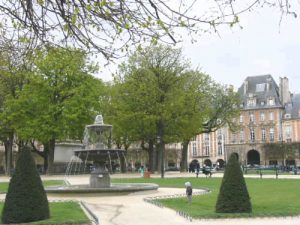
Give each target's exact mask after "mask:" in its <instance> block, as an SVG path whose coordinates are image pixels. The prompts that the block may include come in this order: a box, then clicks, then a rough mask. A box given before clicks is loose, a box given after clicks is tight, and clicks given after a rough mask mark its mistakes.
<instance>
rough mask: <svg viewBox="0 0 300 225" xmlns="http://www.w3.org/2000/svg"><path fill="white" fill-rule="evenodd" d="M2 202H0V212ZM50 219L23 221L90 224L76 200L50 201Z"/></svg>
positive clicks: (44, 224) (42, 224)
mask: <svg viewBox="0 0 300 225" xmlns="http://www.w3.org/2000/svg"><path fill="white" fill-rule="evenodd" d="M3 204H4V203H3V202H1V203H0V211H1V212H2V208H3ZM49 206H50V215H51V216H50V219H47V220H42V221H36V222H31V223H24V224H30V225H54V224H55V225H59V224H61V225H66V224H90V220H89V219H88V218H87V216H86V215H85V213H84V212H83V211H82V209H81V207H80V205H79V204H78V203H77V202H50V203H49Z"/></svg>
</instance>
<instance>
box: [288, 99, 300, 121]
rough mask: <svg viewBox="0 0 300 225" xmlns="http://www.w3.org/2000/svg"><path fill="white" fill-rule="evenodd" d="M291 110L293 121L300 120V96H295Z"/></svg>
mask: <svg viewBox="0 0 300 225" xmlns="http://www.w3.org/2000/svg"><path fill="white" fill-rule="evenodd" d="M291 106H292V107H291V109H290V114H291V118H292V119H297V118H300V115H299V111H300V94H295V95H293V98H292V105H291ZM286 112H288V111H286Z"/></svg>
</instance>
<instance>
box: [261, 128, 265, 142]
mask: <svg viewBox="0 0 300 225" xmlns="http://www.w3.org/2000/svg"><path fill="white" fill-rule="evenodd" d="M261 140H262V141H263V142H265V141H266V129H265V128H262V129H261Z"/></svg>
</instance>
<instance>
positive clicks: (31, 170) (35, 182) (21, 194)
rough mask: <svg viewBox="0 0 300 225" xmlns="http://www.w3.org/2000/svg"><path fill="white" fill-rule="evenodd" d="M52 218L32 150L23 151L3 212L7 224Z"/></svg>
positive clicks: (26, 148)
mask: <svg viewBox="0 0 300 225" xmlns="http://www.w3.org/2000/svg"><path fill="white" fill-rule="evenodd" d="M49 216H50V213H49V206H48V200H47V195H46V192H45V190H44V187H43V184H42V181H41V178H40V175H39V174H38V171H37V169H36V165H35V162H34V159H33V157H32V156H31V153H30V149H29V148H28V147H24V148H23V150H22V151H21V153H20V155H19V158H18V161H17V166H16V170H15V173H14V174H13V176H12V178H11V180H10V183H9V187H8V192H7V194H6V198H5V203H4V207H3V211H2V222H3V223H5V224H10V223H14V224H19V223H28V222H33V221H38V220H45V219H48V218H49Z"/></svg>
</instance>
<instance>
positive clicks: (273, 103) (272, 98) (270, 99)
mask: <svg viewBox="0 0 300 225" xmlns="http://www.w3.org/2000/svg"><path fill="white" fill-rule="evenodd" d="M268 105H275V99H274V97H270V98H269V99H268Z"/></svg>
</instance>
